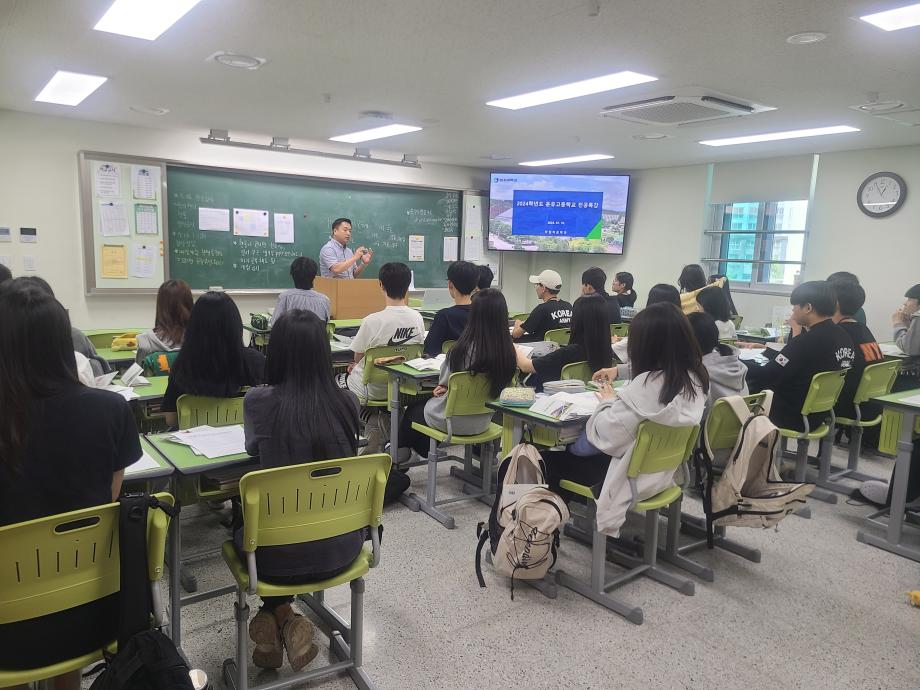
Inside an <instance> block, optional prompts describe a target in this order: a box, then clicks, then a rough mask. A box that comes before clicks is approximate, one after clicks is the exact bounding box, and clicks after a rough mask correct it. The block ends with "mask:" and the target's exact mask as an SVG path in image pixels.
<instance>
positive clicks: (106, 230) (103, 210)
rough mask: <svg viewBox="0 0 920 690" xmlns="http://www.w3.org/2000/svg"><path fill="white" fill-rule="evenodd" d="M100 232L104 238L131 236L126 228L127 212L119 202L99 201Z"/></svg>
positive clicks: (129, 230)
mask: <svg viewBox="0 0 920 690" xmlns="http://www.w3.org/2000/svg"><path fill="white" fill-rule="evenodd" d="M99 219H100V220H101V221H102V225H101V228H100V230H101V231H102V235H103V236H104V237H127V236H128V235H130V234H131V229H130V227H129V226H128V210H127V209H126V208H125V205H124V203H123V202H121V201H100V202H99Z"/></svg>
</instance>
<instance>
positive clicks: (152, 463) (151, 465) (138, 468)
mask: <svg viewBox="0 0 920 690" xmlns="http://www.w3.org/2000/svg"><path fill="white" fill-rule="evenodd" d="M159 467H160V465H159V464H158V463H157V461H156V460H154V459H153V458H152V457H150V456H149V455H148V454H147V453H144V454H143V455H141V459H140V460H138V461H137V462H135V463H132V464H130V465H128V466H127V467H126V468H125V476H126V477H130V476H131V475H132V474H137V473H138V472H146V471H148V470H155V469H158V468H159Z"/></svg>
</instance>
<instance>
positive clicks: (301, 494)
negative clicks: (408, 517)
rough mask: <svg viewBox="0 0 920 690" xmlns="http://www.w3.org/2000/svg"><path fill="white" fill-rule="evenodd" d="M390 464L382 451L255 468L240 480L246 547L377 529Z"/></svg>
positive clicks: (276, 544) (310, 539) (244, 545)
mask: <svg viewBox="0 0 920 690" xmlns="http://www.w3.org/2000/svg"><path fill="white" fill-rule="evenodd" d="M390 465H391V462H390V456H389V455H384V454H383V453H377V454H373V455H359V456H357V457H353V458H340V459H337V460H321V461H319V462H311V463H306V464H303V465H290V466H288V467H276V468H274V469H270V470H258V471H256V472H250V473H249V474H247V475H245V476H244V477H243V478H242V479H240V499H241V501H242V505H243V550H244V551H250V552H251V551H254V550H255V549H256V548H257V547H259V546H278V545H281V544H301V543H304V542H310V541H316V540H318V539H328V538H329V537H336V536H339V535H341V534H347V533H348V532H353V531H355V530H359V529H362V528H364V527H371V528H373V529H376V528H377V526H378V525H379V524H380V518H381V515H382V514H383V491H384V488H385V487H386V483H387V475H389V473H390Z"/></svg>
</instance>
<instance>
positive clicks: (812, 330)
mask: <svg viewBox="0 0 920 690" xmlns="http://www.w3.org/2000/svg"><path fill="white" fill-rule="evenodd" d="M789 302H790V303H791V304H792V320H793V321H795V322H796V323H797V324H798V325H799V326H801V327H802V328H803V329H804V330H803V331H802V334H801V335H799V336H797V337H795V338H793V339H792V340H790V341H789V342H788V343H787V344H786V346H785V347H784V348H783V349H782V350H781V351H779V352H776V351H775V350H766V351H765V353H764V354H766V355H767V356H768V357H772V359H771V360H770V361H769V362H767V363H766V364H764V365H763V366H760V365H758V364H756V363H753V362H745V364H746V365H747V367H748V375H747V381H748V388H750V390H751V392H752V393H759V392H760V391H762V390H765V389H770V390H772V391H773V407H772V409H771V410H770V420H771V421H772V422H773V423H774V424H776V426H778V427H782V428H785V429H793V430H795V431H804V429H805V427H804V425H803V423H802V405H803V404H804V402H805V396H806V395H807V394H808V389H809V388H810V387H811V379H812V377H813V376H814V375H815V374H817V373H819V372H822V371H837V370H839V369H849V368H850V366H851V365H852V363H853V358H854V357H855V356H856V355H855V352H854V348H853V341H852V340H850V336H849V335H847V333H846V331H844V330H843V329H842V328H841V327H840V326H838V325H837V324H835V323H834V320H833V318H832V317H833V315H834V312H835V311H836V309H837V298H836V295H835V294H834V289H833V288H832V287H831V284H830V283H828V282H826V281H824V280H812V281H808V282H805V283H802V284H801V285H799V286H798V287H797V288H795V290H793V291H792V294H791V295H790V296H789ZM823 421H824V415H823V414H818V415H812V416H811V417H810V418H809V420H808V423H809V425H810V427H811V428H812V429H815V428H817V427H818V426H819V425H820V424H821V423H822V422H823Z"/></svg>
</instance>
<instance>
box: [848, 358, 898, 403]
mask: <svg viewBox="0 0 920 690" xmlns="http://www.w3.org/2000/svg"><path fill="white" fill-rule="evenodd" d="M900 365H901V363H900V362H899V361H898V360H896V359H890V360H888V361H885V362H879V363H878V364H870V365H869V366H867V367H866V368H865V369H863V375H862V378H861V379H860V380H859V385H858V386H857V387H856V394H855V395H854V396H853V402H854V403H855V404H857V405H859V404H861V403H864V402H866V401H867V400H871V399H872V398H877V397H878V396H880V395H888V394H889V393H890V392H891V387H892V386H894V381H895V379H896V378H898V368H899V367H900Z"/></svg>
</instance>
